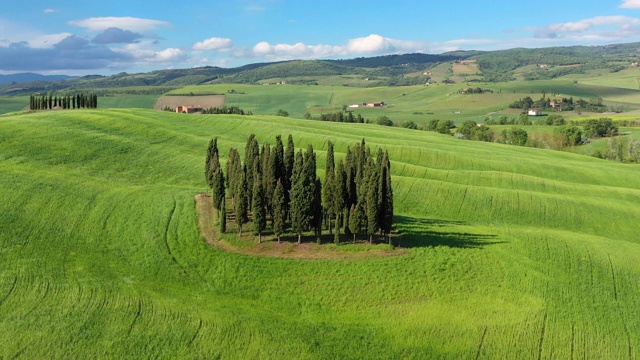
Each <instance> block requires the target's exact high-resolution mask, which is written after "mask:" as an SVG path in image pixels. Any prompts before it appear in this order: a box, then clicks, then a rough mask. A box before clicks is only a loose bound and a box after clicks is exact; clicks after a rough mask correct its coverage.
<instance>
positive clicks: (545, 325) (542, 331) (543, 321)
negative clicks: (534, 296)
mask: <svg viewBox="0 0 640 360" xmlns="http://www.w3.org/2000/svg"><path fill="white" fill-rule="evenodd" d="M547 315H548V313H547V312H546V311H545V312H544V319H543V320H542V330H541V331H540V343H539V344H538V360H540V359H542V350H543V345H544V335H545V332H546V330H547Z"/></svg>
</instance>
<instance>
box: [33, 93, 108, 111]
mask: <svg viewBox="0 0 640 360" xmlns="http://www.w3.org/2000/svg"><path fill="white" fill-rule="evenodd" d="M56 107H61V108H63V109H82V108H89V109H95V108H97V107H98V95H97V94H82V93H81V94H75V95H65V96H60V97H58V96H53V95H51V94H50V95H49V96H47V95H42V96H36V95H31V96H30V97H29V109H31V110H47V109H49V110H51V109H53V108H56Z"/></svg>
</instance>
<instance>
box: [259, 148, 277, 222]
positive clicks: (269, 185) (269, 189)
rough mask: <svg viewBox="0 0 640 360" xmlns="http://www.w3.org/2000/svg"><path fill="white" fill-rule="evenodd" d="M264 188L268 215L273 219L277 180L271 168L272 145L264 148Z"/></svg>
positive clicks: (262, 160)
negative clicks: (274, 191) (274, 193)
mask: <svg viewBox="0 0 640 360" xmlns="http://www.w3.org/2000/svg"><path fill="white" fill-rule="evenodd" d="M260 156H261V162H262V166H261V168H262V188H263V190H264V202H265V208H266V211H267V214H268V215H270V216H271V217H272V218H273V201H272V199H273V190H274V189H275V187H276V180H275V176H274V170H273V167H272V166H271V157H272V155H271V145H269V144H265V145H263V146H262V154H261V155H260Z"/></svg>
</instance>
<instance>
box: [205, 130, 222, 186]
mask: <svg viewBox="0 0 640 360" xmlns="http://www.w3.org/2000/svg"><path fill="white" fill-rule="evenodd" d="M219 167H220V158H219V156H218V138H213V139H211V140H209V147H208V148H207V157H206V159H205V163H204V176H205V179H206V181H207V184H208V185H209V188H211V189H213V183H214V180H213V173H214V171H215V170H216V169H218V168H219Z"/></svg>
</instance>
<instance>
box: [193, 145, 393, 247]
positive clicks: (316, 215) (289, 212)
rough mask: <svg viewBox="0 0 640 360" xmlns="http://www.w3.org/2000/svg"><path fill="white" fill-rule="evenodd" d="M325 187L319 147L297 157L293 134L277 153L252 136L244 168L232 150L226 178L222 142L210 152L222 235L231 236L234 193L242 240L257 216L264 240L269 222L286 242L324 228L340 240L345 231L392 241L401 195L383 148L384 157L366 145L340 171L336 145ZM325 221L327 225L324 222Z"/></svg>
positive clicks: (351, 152)
mask: <svg viewBox="0 0 640 360" xmlns="http://www.w3.org/2000/svg"><path fill="white" fill-rule="evenodd" d="M326 166H327V171H326V176H327V179H326V182H325V184H324V187H323V185H322V183H321V182H320V178H319V177H318V176H317V174H316V154H315V152H314V150H313V147H312V146H311V145H308V146H307V149H306V151H305V152H303V151H302V150H299V151H298V152H297V153H296V152H295V148H294V143H293V137H292V136H291V135H289V137H288V140H287V145H286V148H285V147H284V144H283V142H282V138H281V137H280V135H278V136H276V143H275V146H274V147H273V149H272V148H271V146H270V145H269V144H265V145H263V146H262V147H260V146H259V144H258V141H257V140H256V138H255V135H253V134H252V135H251V136H250V137H249V139H248V140H247V144H246V147H245V158H244V163H243V162H242V161H241V158H240V154H239V152H238V150H237V149H234V148H231V149H230V150H229V157H228V159H227V164H226V177H225V175H224V173H223V170H222V168H221V166H220V161H219V154H218V147H217V138H216V139H212V140H211V141H210V143H209V148H208V151H207V159H206V165H205V177H206V179H207V183H208V184H209V187H210V188H211V189H212V191H213V206H214V207H215V208H216V209H217V210H218V211H219V214H220V230H221V231H222V232H224V231H226V195H227V194H226V192H225V189H228V192H229V193H228V195H229V198H230V201H231V203H232V207H233V211H234V215H235V217H234V218H235V222H236V224H237V225H238V231H239V233H240V234H242V229H243V225H244V224H246V223H248V222H249V220H250V217H251V221H252V226H253V231H254V232H255V234H256V235H257V236H258V241H261V240H262V234H263V232H264V231H265V229H266V227H267V224H268V220H269V219H270V220H271V228H272V230H273V233H274V235H276V237H277V238H278V242H280V236H281V235H282V234H283V233H285V232H287V231H292V232H294V233H295V234H296V235H297V236H298V243H300V242H301V240H302V234H303V233H304V232H306V231H310V230H313V231H314V232H315V235H316V236H317V237H320V235H321V233H322V227H323V223H325V224H326V225H327V226H328V229H329V231H330V232H331V226H332V223H333V229H334V234H335V239H336V241H338V239H339V234H340V229H342V228H344V231H345V234H353V236H354V237H353V239H354V241H355V237H356V234H359V233H366V234H368V235H369V241H370V242H371V241H372V238H373V235H374V234H375V233H377V232H378V231H379V232H380V233H381V234H382V235H383V236H387V235H388V234H389V232H390V231H391V225H392V222H393V190H392V187H391V175H390V172H389V168H390V162H389V156H388V154H387V153H383V152H382V150H381V149H379V150H378V153H377V157H376V159H374V158H373V157H372V156H371V151H370V149H369V148H368V147H367V146H366V145H365V143H364V139H363V140H362V143H360V144H357V145H356V146H355V147H354V149H353V150H351V149H350V148H347V156H346V158H345V159H344V160H341V161H340V162H339V163H338V167H337V168H336V167H335V160H334V155H333V144H332V143H331V142H330V141H329V143H328V150H327V164H326ZM323 220H324V221H323Z"/></svg>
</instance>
